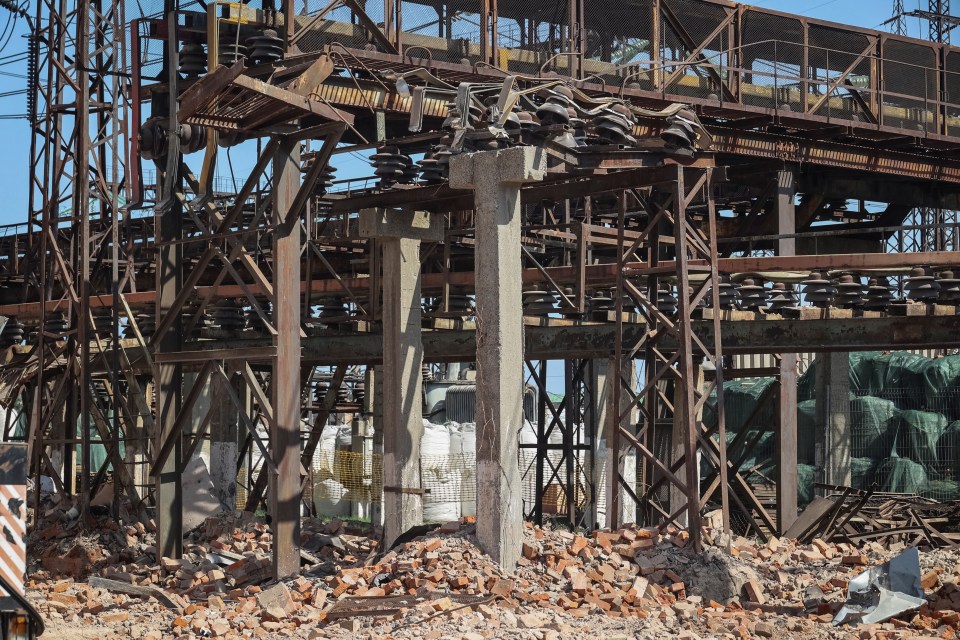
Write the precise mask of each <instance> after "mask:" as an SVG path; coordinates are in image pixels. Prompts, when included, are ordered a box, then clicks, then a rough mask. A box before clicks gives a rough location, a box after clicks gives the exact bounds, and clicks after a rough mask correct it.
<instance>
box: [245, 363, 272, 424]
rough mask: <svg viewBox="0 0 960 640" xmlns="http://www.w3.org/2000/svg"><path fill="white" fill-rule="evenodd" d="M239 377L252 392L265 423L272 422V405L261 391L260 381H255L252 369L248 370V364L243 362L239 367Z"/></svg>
mask: <svg viewBox="0 0 960 640" xmlns="http://www.w3.org/2000/svg"><path fill="white" fill-rule="evenodd" d="M239 369H240V375H241V376H242V377H243V379H244V381H245V382H246V383H247V387H248V388H249V389H250V391H252V392H253V395H254V396H255V398H254V399H255V400H256V401H257V403H258V404H259V405H260V412H261V413H263V416H264V417H265V418H266V419H267V422H271V421H272V420H273V405H272V404H271V402H270V399H269V398H268V397H267V394H266V392H265V391H264V390H263V387H261V386H260V381H259V380H257V376H256V374H255V373H254V372H253V369H251V368H250V363H249V362H244V363H243V366H242V367H239Z"/></svg>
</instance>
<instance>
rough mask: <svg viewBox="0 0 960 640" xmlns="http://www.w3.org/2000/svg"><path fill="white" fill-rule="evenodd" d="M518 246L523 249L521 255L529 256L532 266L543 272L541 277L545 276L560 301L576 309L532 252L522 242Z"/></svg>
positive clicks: (574, 304)
mask: <svg viewBox="0 0 960 640" xmlns="http://www.w3.org/2000/svg"><path fill="white" fill-rule="evenodd" d="M520 248H521V249H522V250H523V255H525V256H526V257H527V258H529V260H530V261H531V262H532V263H533V266H534V268H535V269H536V270H537V271H539V272H540V273H541V274H543V277H544V278H546V280H547V284H549V285H550V288H552V289H553V290H554V291H556V292H557V293H558V294H559V295H560V301H561V302H562V303H563V304H564V305H566V306H568V307H570V308H571V309H574V310H576V309H577V305H576V303H574V302H573V300H571V299H570V298H568V297H567V294H565V293H564V292H563V288H562V287H561V286H560V285H558V284H557V283H556V282H555V281H554V279H553V278H551V277H550V274H549V273H547V270H546V269H544V268H543V265H541V264H540V262H539V261H538V260H537V259H536V257H534V255H533V254H532V253H530V250H529V249H527V248H526V247H525V246H523V245H522V244H521V245H520Z"/></svg>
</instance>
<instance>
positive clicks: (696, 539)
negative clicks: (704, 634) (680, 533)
mask: <svg viewBox="0 0 960 640" xmlns="http://www.w3.org/2000/svg"><path fill="white" fill-rule="evenodd" d="M684 184H685V182H684V172H683V169H682V168H678V170H677V179H676V182H675V183H674V184H673V185H672V189H673V191H674V202H675V208H674V211H673V218H674V225H673V226H674V229H673V235H674V241H675V248H676V263H677V291H678V293H679V295H678V296H677V302H678V304H677V315H678V318H679V321H678V324H679V326H680V340H679V345H678V346H679V348H678V350H677V352H678V353H679V354H680V357H679V360H678V366H679V370H678V374H679V376H678V380H677V381H675V383H674V384H679V385H681V388H682V395H681V396H680V398H681V403H680V406H679V407H676V408H675V411H674V415H675V416H676V415H678V414H679V415H680V418H681V420H682V421H683V422H682V424H685V425H686V433H687V435H686V439H685V441H684V443H683V444H684V452H685V456H686V459H687V462H686V464H685V465H684V471H685V472H686V486H687V491H686V499H687V528H688V530H689V533H690V542H691V543H692V545H693V548H694V549H700V547H701V540H700V495H699V493H698V491H697V484H698V481H699V473H700V471H699V469H698V468H697V465H696V463H695V460H696V452H697V448H698V447H697V440H698V433H697V431H699V429H698V428H697V427H696V425H697V422H698V421H697V417H696V414H695V413H694V405H695V396H694V392H693V382H692V381H693V380H694V379H695V376H694V369H693V340H692V336H693V328H692V326H691V318H690V314H691V312H692V309H691V308H690V307H689V300H688V299H687V290H688V288H689V274H688V264H687V259H688V255H687V252H688V248H687V240H688V237H687V235H688V234H687V225H688V224H689V221H688V220H687V215H686V207H687V200H686V197H685V193H686V191H685V187H684Z"/></svg>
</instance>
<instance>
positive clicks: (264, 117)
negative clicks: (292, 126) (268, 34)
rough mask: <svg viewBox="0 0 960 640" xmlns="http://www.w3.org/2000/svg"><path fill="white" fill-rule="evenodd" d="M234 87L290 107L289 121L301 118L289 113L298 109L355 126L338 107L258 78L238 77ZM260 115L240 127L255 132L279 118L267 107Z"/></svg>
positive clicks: (285, 113) (347, 115) (351, 117)
mask: <svg viewBox="0 0 960 640" xmlns="http://www.w3.org/2000/svg"><path fill="white" fill-rule="evenodd" d="M349 1H352V0H344V2H349ZM233 84H234V86H237V87H241V88H243V89H247V90H248V91H252V92H254V93H257V94H259V95H261V96H265V97H267V98H270V99H271V100H275V101H277V102H282V103H283V104H284V105H287V106H288V109H287V111H282V112H281V113H283V114H284V115H289V116H290V118H289V119H295V118H297V117H300V114H299V113H297V114H294V113H289V114H288V113H287V112H288V111H289V110H290V108H293V109H297V110H298V111H303V112H306V113H309V114H313V115H315V116H320V117H321V118H326V119H327V120H331V121H333V122H341V121H342V122H346V123H349V124H353V120H354V118H353V115H352V114H350V113H347V112H346V111H341V110H340V109H337V108H336V107H329V106H327V105H326V104H324V103H323V102H318V101H316V100H314V99H312V98H308V97H305V96H301V95H299V94H296V93H293V92H292V91H287V90H286V89H282V88H281V87H276V86H274V85H272V84H267V83H266V82H264V81H262V80H257V79H256V78H251V77H250V76H243V75H241V76H237V77H236V78H234V79H233ZM259 113H260V115H259V116H258V117H257V118H253V119H250V120H244V121H242V122H241V124H240V126H241V128H242V129H245V130H248V131H255V130H257V129H258V128H259V127H262V126H264V125H266V124H267V123H268V122H269V121H270V120H271V119H274V118H276V117H277V111H276V110H274V109H272V108H269V107H267V106H265V107H263V108H262V109H260V110H259Z"/></svg>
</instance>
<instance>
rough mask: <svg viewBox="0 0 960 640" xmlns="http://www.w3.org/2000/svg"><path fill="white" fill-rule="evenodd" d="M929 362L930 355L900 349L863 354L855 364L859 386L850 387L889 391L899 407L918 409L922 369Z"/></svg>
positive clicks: (861, 389) (919, 405) (874, 393)
mask: <svg viewBox="0 0 960 640" xmlns="http://www.w3.org/2000/svg"><path fill="white" fill-rule="evenodd" d="M929 362H930V358H926V357H924V356H919V355H916V354H913V353H903V352H896V353H888V354H885V355H881V356H876V357H873V358H864V359H863V361H861V362H860V363H859V364H858V378H859V379H858V381H857V384H858V385H859V386H858V387H857V388H856V389H855V390H854V391H855V392H857V391H860V392H869V393H871V394H872V395H884V396H887V394H888V393H891V394H893V397H895V398H896V399H897V400H898V403H897V406H899V407H900V408H901V409H922V408H923V405H924V388H925V386H926V382H925V378H924V370H925V369H926V367H927V365H928V364H929Z"/></svg>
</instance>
